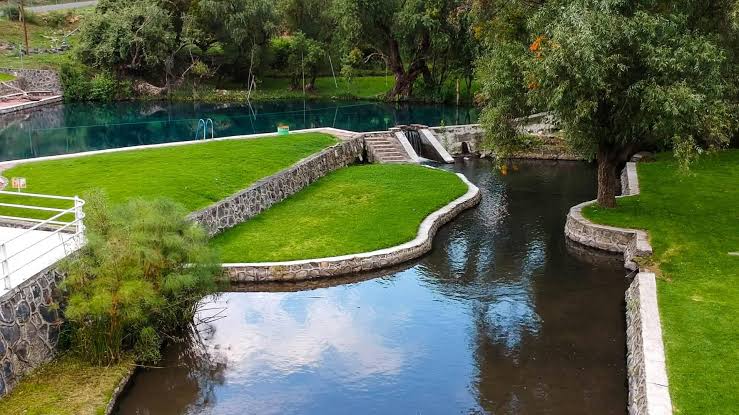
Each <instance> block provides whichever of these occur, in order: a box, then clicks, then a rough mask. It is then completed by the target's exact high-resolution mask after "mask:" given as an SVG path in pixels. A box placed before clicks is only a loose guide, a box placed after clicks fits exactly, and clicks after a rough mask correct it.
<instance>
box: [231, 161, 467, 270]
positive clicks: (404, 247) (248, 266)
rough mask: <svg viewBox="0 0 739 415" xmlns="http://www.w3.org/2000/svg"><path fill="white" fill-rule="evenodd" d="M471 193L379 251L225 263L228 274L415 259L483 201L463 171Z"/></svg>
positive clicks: (378, 264)
mask: <svg viewBox="0 0 739 415" xmlns="http://www.w3.org/2000/svg"><path fill="white" fill-rule="evenodd" d="M457 176H459V178H460V179H461V180H462V181H464V182H465V184H466V185H467V192H466V193H465V194H464V195H462V196H460V197H459V198H457V199H455V200H453V201H452V202H450V203H449V204H448V205H446V206H444V207H443V208H441V209H439V210H437V211H435V212H433V213H431V214H430V215H429V216H427V217H426V218H425V219H424V220H423V222H421V225H420V227H419V229H418V232H417V233H416V237H415V239H413V240H411V241H409V242H406V243H403V244H400V245H397V246H394V247H391V248H385V249H380V250H377V251H371V252H364V253H359V254H350V255H342V256H336V257H328V258H316V259H305V260H297V261H283V262H255V263H231V264H223V265H222V266H223V270H224V275H225V276H226V277H227V278H228V279H229V280H230V281H232V282H259V281H301V280H310V279H317V278H323V277H333V276H339V275H347V274H352V273H357V272H362V271H370V270H377V269H380V268H385V267H389V266H393V265H397V264H400V263H403V262H406V261H409V260H411V259H415V258H418V257H420V256H421V255H423V254H425V253H426V252H428V251H429V250H431V244H432V240H433V237H434V235H436V232H437V230H438V229H439V228H440V227H441V226H442V225H444V224H445V223H447V222H449V221H450V220H452V219H453V218H454V217H456V216H457V215H458V214H459V213H460V212H462V211H464V210H465V209H468V208H470V207H472V206H475V205H477V203H479V202H480V189H478V188H477V186H475V185H474V184H472V183H470V182H469V180H467V178H466V177H465V176H464V175H462V174H457Z"/></svg>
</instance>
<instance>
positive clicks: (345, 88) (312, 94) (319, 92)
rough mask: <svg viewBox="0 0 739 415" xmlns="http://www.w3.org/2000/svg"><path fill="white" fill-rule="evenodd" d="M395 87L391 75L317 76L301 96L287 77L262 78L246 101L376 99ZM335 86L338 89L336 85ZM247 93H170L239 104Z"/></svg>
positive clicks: (212, 89)
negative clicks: (311, 86) (346, 78)
mask: <svg viewBox="0 0 739 415" xmlns="http://www.w3.org/2000/svg"><path fill="white" fill-rule="evenodd" d="M394 84H395V78H394V77H392V76H387V77H385V76H362V77H357V78H355V79H354V80H353V81H352V83H351V84H348V83H347V82H346V80H345V79H343V78H336V84H335V83H334V78H333V77H330V76H328V77H319V78H317V79H316V88H315V90H314V91H308V92H306V93H305V94H303V91H302V89H297V90H292V89H290V80H289V79H287V78H267V77H266V78H263V79H262V81H261V83H260V84H259V85H258V86H257V89H256V90H254V91H252V93H251V95H250V96H249V98H250V99H251V100H252V101H269V100H277V99H303V98H307V99H380V98H383V97H384V96H385V94H386V93H387V91H389V90H390V89H391V88H392V87H393V85H394ZM337 85H338V86H337ZM246 97H247V91H246V90H245V89H244V87H243V85H240V84H232V83H227V84H223V85H218V86H217V87H216V86H214V85H209V84H204V85H200V86H198V87H196V88H195V91H193V89H192V86H187V85H185V86H182V87H181V88H180V89H179V90H176V91H174V93H173V97H172V98H173V99H175V100H185V101H189V100H198V101H243V100H245V99H246Z"/></svg>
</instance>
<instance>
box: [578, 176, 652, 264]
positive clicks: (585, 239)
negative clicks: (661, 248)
mask: <svg viewBox="0 0 739 415" xmlns="http://www.w3.org/2000/svg"><path fill="white" fill-rule="evenodd" d="M621 188H622V190H623V196H619V197H626V196H634V195H638V194H639V178H638V176H637V174H636V163H632V162H629V163H626V167H625V168H624V170H623V172H622V174H621ZM595 202H596V201H595V200H591V201H588V202H583V203H580V204H579V205H576V206H573V207H572V208H570V212H569V213H568V214H567V222H566V223H565V235H567V237H568V238H569V239H572V240H573V241H575V242H579V243H581V244H583V245H586V246H589V247H592V248H597V249H601V250H604V251H610V252H619V253H623V254H624V267H626V268H627V269H630V270H633V271H635V270H637V269H639V265H638V264H637V262H636V259H637V258H640V257H648V256H651V255H652V246H651V245H650V244H649V237H648V236H647V233H646V232H644V231H642V230H639V229H626V228H617V227H614V226H606V225H599V224H597V223H593V222H591V221H590V220H588V219H586V218H585V217H584V216H583V215H582V210H583V208H585V207H586V206H589V205H592V204H594V203H595Z"/></svg>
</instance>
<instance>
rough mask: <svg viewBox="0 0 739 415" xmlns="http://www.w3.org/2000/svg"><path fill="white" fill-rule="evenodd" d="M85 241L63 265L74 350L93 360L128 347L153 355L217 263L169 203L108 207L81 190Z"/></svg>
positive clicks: (191, 311) (141, 355)
mask: <svg viewBox="0 0 739 415" xmlns="http://www.w3.org/2000/svg"><path fill="white" fill-rule="evenodd" d="M86 200H87V206H86V208H85V210H86V213H87V217H86V219H85V222H86V225H87V232H86V238H87V243H86V245H85V246H84V247H83V248H82V249H81V250H80V251H79V252H78V254H77V255H75V256H73V257H72V258H71V259H68V260H66V261H65V262H64V263H63V264H62V269H63V270H64V271H65V272H66V273H67V278H66V280H65V282H64V284H63V285H62V288H63V289H64V290H66V291H67V293H68V299H69V300H68V306H67V309H66V313H65V315H66V319H67V322H68V327H69V335H68V338H69V341H70V345H71V347H72V350H73V351H75V352H77V353H79V354H80V355H81V356H82V357H83V358H86V359H88V360H90V361H91V362H93V363H97V364H105V363H110V362H115V361H117V360H119V359H120V358H121V357H123V356H124V354H126V353H132V354H133V355H134V356H135V357H136V359H137V360H138V361H142V362H151V361H156V360H158V359H159V357H160V354H159V350H160V348H161V345H162V342H163V339H165V338H170V337H172V336H177V334H178V333H183V332H184V331H183V330H182V329H183V328H185V327H187V326H188V325H189V324H191V323H192V319H193V317H194V315H195V312H196V309H197V305H198V303H199V301H200V299H202V297H203V296H205V295H208V294H211V293H213V292H214V290H215V282H214V281H215V280H214V276H215V275H216V274H217V272H218V270H219V267H218V265H217V261H216V258H215V255H214V253H213V251H212V250H211V248H209V246H208V245H207V235H206V233H205V231H204V230H203V229H202V228H201V227H200V226H199V225H197V224H194V223H192V222H189V221H187V220H186V219H185V216H186V214H187V212H186V210H185V209H184V208H183V207H181V206H180V205H177V204H175V203H173V202H171V201H168V200H157V201H144V200H140V199H135V200H132V201H129V202H128V203H126V204H123V205H121V206H117V207H113V208H111V207H109V206H108V203H107V200H106V198H105V197H104V196H103V195H102V194H100V193H93V194H90V195H87V196H86Z"/></svg>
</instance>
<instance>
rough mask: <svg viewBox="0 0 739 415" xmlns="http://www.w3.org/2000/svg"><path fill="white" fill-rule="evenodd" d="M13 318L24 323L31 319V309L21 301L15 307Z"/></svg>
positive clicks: (26, 303)
mask: <svg viewBox="0 0 739 415" xmlns="http://www.w3.org/2000/svg"><path fill="white" fill-rule="evenodd" d="M15 316H16V318H17V319H18V321H19V322H21V323H25V322H26V321H28V319H29V318H30V317H31V307H29V306H28V302H26V301H25V300H24V301H21V302H20V303H18V305H17V306H16V307H15Z"/></svg>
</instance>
